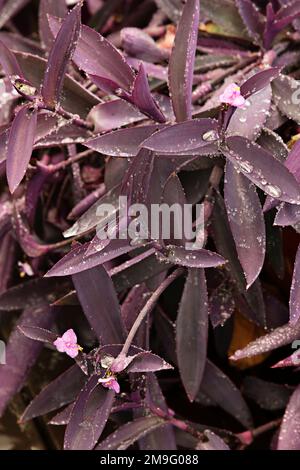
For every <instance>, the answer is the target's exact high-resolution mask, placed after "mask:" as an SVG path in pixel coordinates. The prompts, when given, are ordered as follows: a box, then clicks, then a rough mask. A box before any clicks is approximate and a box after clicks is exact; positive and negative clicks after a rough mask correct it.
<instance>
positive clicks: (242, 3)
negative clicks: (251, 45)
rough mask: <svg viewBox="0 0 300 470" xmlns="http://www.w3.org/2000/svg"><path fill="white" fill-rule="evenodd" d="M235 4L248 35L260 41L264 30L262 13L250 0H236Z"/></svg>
mask: <svg viewBox="0 0 300 470" xmlns="http://www.w3.org/2000/svg"><path fill="white" fill-rule="evenodd" d="M236 5H237V7H238V9H239V13H240V15H241V17H242V20H243V22H244V24H245V26H246V28H247V31H248V33H249V35H250V36H251V37H252V38H253V39H254V40H255V41H256V42H258V43H260V42H261V40H262V36H263V32H264V17H263V15H262V14H261V13H260V12H259V10H258V8H257V6H256V5H255V3H253V2H252V1H251V0H236Z"/></svg>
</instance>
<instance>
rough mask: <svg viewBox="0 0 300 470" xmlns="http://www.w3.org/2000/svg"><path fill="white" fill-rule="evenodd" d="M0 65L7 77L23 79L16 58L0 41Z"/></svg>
mask: <svg viewBox="0 0 300 470" xmlns="http://www.w3.org/2000/svg"><path fill="white" fill-rule="evenodd" d="M0 64H1V65H2V68H3V70H4V72H5V73H6V75H7V76H8V77H23V72H22V69H21V67H20V65H19V63H18V61H17V59H16V56H15V55H14V54H13V53H12V52H11V51H10V50H9V49H8V48H7V47H6V46H5V44H3V42H2V41H0Z"/></svg>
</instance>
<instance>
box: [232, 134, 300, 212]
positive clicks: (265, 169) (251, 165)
mask: <svg viewBox="0 0 300 470" xmlns="http://www.w3.org/2000/svg"><path fill="white" fill-rule="evenodd" d="M227 145H228V148H229V150H225V149H223V153H224V154H225V156H226V157H227V158H228V160H230V161H231V162H232V163H233V165H234V166H235V167H236V168H238V170H239V171H241V173H243V174H244V175H245V176H246V177H247V178H249V179H250V180H251V181H252V182H253V183H254V184H256V186H258V187H259V188H260V189H262V190H263V191H264V192H265V193H266V194H268V195H269V196H272V197H274V198H277V199H280V200H282V201H286V202H291V203H293V204H295V203H296V204H299V203H300V188H299V184H298V183H297V181H296V180H295V178H294V176H293V175H292V174H291V173H290V172H289V170H288V169H287V168H286V167H285V166H284V165H282V163H280V162H279V161H278V160H276V158H274V157H273V155H272V154H270V153H269V152H267V151H266V150H264V149H263V148H262V147H260V146H259V145H257V144H256V143H253V142H250V140H248V139H245V138H243V137H238V136H234V137H229V138H228V139H227Z"/></svg>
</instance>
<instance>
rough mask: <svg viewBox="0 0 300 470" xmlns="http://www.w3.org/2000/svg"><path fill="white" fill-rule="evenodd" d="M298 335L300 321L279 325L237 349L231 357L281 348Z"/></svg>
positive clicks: (238, 357)
mask: <svg viewBox="0 0 300 470" xmlns="http://www.w3.org/2000/svg"><path fill="white" fill-rule="evenodd" d="M299 337H300V322H298V323H296V324H293V325H290V324H287V325H284V326H280V327H279V328H276V329H275V330H273V331H272V332H271V333H268V334H266V335H265V336H261V337H260V338H258V339H256V340H255V341H252V342H251V343H249V344H248V345H247V346H246V347H245V348H244V349H239V350H237V351H236V352H235V353H234V355H233V356H232V357H231V359H233V360H237V361H238V360H239V359H243V358H245V357H252V356H257V355H259V354H263V353H265V352H268V351H273V349H277V348H281V347H282V346H285V345H286V344H289V343H292V342H293V341H294V340H295V339H298V338H299Z"/></svg>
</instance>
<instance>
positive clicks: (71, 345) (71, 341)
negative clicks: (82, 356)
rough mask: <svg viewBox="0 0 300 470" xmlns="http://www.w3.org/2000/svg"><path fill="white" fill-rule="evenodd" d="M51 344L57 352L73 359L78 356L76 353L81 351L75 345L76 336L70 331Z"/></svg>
mask: <svg viewBox="0 0 300 470" xmlns="http://www.w3.org/2000/svg"><path fill="white" fill-rule="evenodd" d="M53 344H54V346H55V347H56V349H57V351H59V352H64V353H66V354H67V355H68V356H70V357H72V358H73V359H74V357H76V356H78V351H80V350H81V347H80V346H78V344H77V336H76V334H75V332H74V330H72V329H70V330H67V331H66V332H65V333H64V334H63V335H62V337H61V338H57V340H56V341H54V343H53Z"/></svg>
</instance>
